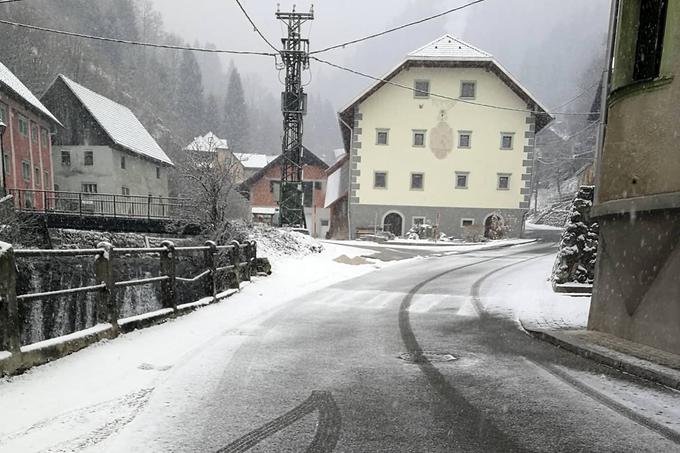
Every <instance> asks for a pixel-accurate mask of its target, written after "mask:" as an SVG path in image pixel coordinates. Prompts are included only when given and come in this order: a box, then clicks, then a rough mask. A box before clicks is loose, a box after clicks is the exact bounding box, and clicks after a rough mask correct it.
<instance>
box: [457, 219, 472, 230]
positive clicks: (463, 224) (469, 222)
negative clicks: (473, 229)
mask: <svg viewBox="0 0 680 453" xmlns="http://www.w3.org/2000/svg"><path fill="white" fill-rule="evenodd" d="M474 224H475V219H461V221H460V226H461V227H463V228H465V227H469V226H472V225H474Z"/></svg>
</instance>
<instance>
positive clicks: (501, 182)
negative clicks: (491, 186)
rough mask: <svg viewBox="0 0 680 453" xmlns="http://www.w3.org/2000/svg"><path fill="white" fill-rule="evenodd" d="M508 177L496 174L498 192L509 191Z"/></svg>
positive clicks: (507, 175)
mask: <svg viewBox="0 0 680 453" xmlns="http://www.w3.org/2000/svg"><path fill="white" fill-rule="evenodd" d="M510 176H511V175H510V174H507V173H499V174H498V186H497V189H498V190H510Z"/></svg>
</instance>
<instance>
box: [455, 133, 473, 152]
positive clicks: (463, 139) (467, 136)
mask: <svg viewBox="0 0 680 453" xmlns="http://www.w3.org/2000/svg"><path fill="white" fill-rule="evenodd" d="M471 147H472V132H471V131H458V148H460V149H469V148H471Z"/></svg>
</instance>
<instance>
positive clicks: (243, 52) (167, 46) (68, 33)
mask: <svg viewBox="0 0 680 453" xmlns="http://www.w3.org/2000/svg"><path fill="white" fill-rule="evenodd" d="M15 1H18V0H15ZM0 24H5V25H11V26H13V27H18V28H25V29H28V30H36V31H41V32H45V33H52V34H57V35H62V36H71V37H75V38H83V39H90V40H94V41H104V42H112V43H119V44H128V45H133V46H143V47H154V48H158V49H173V50H190V51H192V52H206V53H223V54H233V55H260V56H267V57H273V56H276V55H277V54H274V53H271V52H257V51H250V50H228V49H208V48H205V47H191V46H175V45H172V44H158V43H151V42H142V41H131V40H128V39H118V38H107V37H105V36H95V35H88V34H84V33H75V32H71V31H64V30H57V29H54V28H47V27H39V26H37V25H30V24H23V23H20V22H12V21H9V20H4V19H0Z"/></svg>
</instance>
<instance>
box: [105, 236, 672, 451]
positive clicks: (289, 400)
mask: <svg viewBox="0 0 680 453" xmlns="http://www.w3.org/2000/svg"><path fill="white" fill-rule="evenodd" d="M548 252H549V251H548V250H546V246H542V245H534V246H523V247H511V248H508V249H503V250H494V251H482V252H474V253H469V254H462V255H454V256H443V257H432V258H428V259H422V260H418V261H415V262H413V261H411V262H408V263H402V264H396V265H394V266H392V267H390V268H387V269H383V270H381V271H377V272H374V273H371V274H368V275H365V276H362V277H360V278H356V279H353V280H349V281H345V282H342V283H340V284H337V285H334V286H331V287H328V288H325V289H323V290H320V291H317V292H314V293H312V294H310V295H307V296H305V297H303V298H300V299H296V300H294V301H292V302H290V303H288V304H286V305H285V306H284V308H283V309H281V310H278V311H277V312H275V313H273V314H271V315H270V316H268V317H267V318H264V319H261V320H257V321H254V322H253V323H251V324H249V325H247V326H243V328H242V329H239V330H238V331H226V332H224V333H223V335H222V336H220V337H219V338H215V339H214V341H212V342H210V343H208V344H207V345H206V347H205V348H204V349H203V350H201V351H200V352H199V353H198V354H196V355H195V356H194V357H192V358H191V359H189V361H188V362H187V364H186V365H184V366H183V367H181V368H180V369H178V370H175V371H174V372H173V373H171V374H170V375H169V376H168V378H167V379H166V380H165V381H164V382H163V383H162V385H159V386H158V387H157V388H156V389H155V390H154V392H153V394H152V397H151V399H150V401H149V403H148V405H147V407H146V408H145V410H144V411H142V412H141V413H140V414H139V415H138V416H137V418H136V419H135V420H134V421H133V422H131V423H130V424H129V425H128V426H127V427H126V428H125V429H124V430H123V431H122V432H121V433H120V434H119V435H118V436H117V437H116V438H114V439H111V440H110V441H108V442H106V443H105V444H103V445H100V446H99V447H98V449H97V450H96V451H122V450H121V448H123V446H124V448H125V451H140V452H141V451H144V452H149V451H158V452H161V451H162V452H167V451H177V452H185V451H192V452H220V451H222V452H236V451H258V452H299V451H310V452H328V453H330V452H334V451H335V452H450V451H461V452H488V451H503V452H506V451H517V452H543V451H545V452H549V451H565V452H571V451H574V452H577V451H579V452H580V451H587V452H598V451H616V452H644V451H649V452H658V451H664V452H672V451H680V447H679V445H678V443H677V442H676V440H675V439H673V438H672V436H668V435H664V432H662V431H660V430H655V429H653V428H654V427H650V426H645V424H644V423H640V420H636V419H635V417H631V416H630V414H625V413H622V412H621V411H617V410H616V408H615V407H612V406H611V405H607V404H603V400H598V399H597V398H593V395H588V394H587V392H583V389H579V388H577V387H575V386H574V385H570V383H568V382H565V380H564V379H561V378H559V377H558V376H556V375H555V374H554V373H551V372H548V371H546V367H553V368H552V369H558V370H560V371H563V370H565V369H566V370H573V371H575V372H576V371H578V372H584V371H587V372H593V373H599V374H602V375H606V376H609V377H611V378H612V379H619V380H620V379H624V380H625V379H629V378H627V377H625V376H622V375H619V374H618V373H616V372H615V371H613V370H609V369H606V368H604V367H600V366H598V365H596V364H593V363H591V362H589V361H587V360H584V359H582V358H580V357H577V356H575V355H572V354H569V353H567V352H564V351H562V350H559V349H557V348H554V347H552V346H550V345H548V344H545V343H542V342H539V341H536V340H533V339H531V338H530V337H528V336H527V335H525V334H524V333H523V332H521V331H520V330H519V329H518V328H517V326H516V324H515V323H513V322H512V321H510V320H507V319H503V318H498V317H494V316H490V315H487V314H485V313H484V312H483V310H481V309H480V307H481V304H480V303H479V299H480V298H483V297H484V296H485V295H484V292H483V285H484V282H485V281H488V279H495V278H499V276H502V274H503V273H502V272H501V270H502V269H503V268H507V267H508V266H515V265H516V266H521V265H524V263H526V262H527V261H528V260H532V259H534V258H537V257H539V256H541V255H544V254H545V253H548ZM475 288H476V289H475ZM495 296H496V297H499V296H500V297H502V295H498V294H497V295H495ZM475 298H476V299H477V302H475ZM470 304H472V306H473V307H474V306H477V311H478V315H476V316H475V315H474V313H473V315H470V310H468V309H467V308H469V306H470ZM405 358H406V359H408V360H404V359H405ZM437 359H442V361H437ZM452 359H453V360H452ZM537 364H539V365H541V366H538V365H537ZM566 373H567V374H569V371H566ZM638 384H640V383H638ZM666 434H668V433H666Z"/></svg>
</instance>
